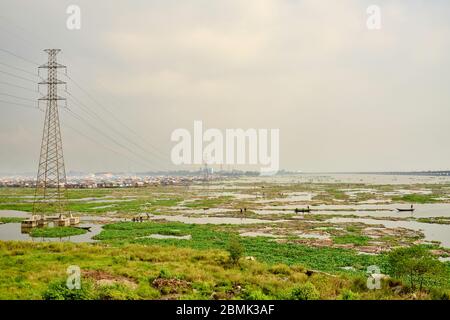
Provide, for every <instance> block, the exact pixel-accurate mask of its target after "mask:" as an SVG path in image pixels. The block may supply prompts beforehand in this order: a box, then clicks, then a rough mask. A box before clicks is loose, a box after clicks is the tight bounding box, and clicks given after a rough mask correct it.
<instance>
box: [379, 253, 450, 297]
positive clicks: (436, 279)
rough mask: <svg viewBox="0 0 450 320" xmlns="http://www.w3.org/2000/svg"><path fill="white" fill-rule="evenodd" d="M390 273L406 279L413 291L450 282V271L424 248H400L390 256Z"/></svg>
mask: <svg viewBox="0 0 450 320" xmlns="http://www.w3.org/2000/svg"><path fill="white" fill-rule="evenodd" d="M388 264H389V270H390V273H391V274H392V275H393V276H395V277H397V278H399V279H405V280H407V282H408V283H409V285H410V286H411V288H412V289H413V290H415V289H416V287H419V290H420V291H422V289H423V287H424V285H425V284H426V285H429V286H433V285H434V286H435V285H437V284H440V283H441V282H442V281H443V280H444V281H445V280H446V281H448V276H449V272H448V271H449V270H448V268H445V265H444V264H443V263H441V262H439V260H438V259H437V258H436V257H435V256H433V255H432V254H431V253H430V251H429V250H428V249H427V248H425V247H424V246H413V247H409V248H398V249H396V250H394V251H392V252H391V253H390V254H389V256H388Z"/></svg>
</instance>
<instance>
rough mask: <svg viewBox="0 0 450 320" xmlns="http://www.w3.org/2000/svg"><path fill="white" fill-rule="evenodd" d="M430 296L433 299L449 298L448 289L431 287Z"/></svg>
mask: <svg viewBox="0 0 450 320" xmlns="http://www.w3.org/2000/svg"><path fill="white" fill-rule="evenodd" d="M430 296H431V299H433V300H450V290H445V289H439V288H433V289H432V290H431V292H430Z"/></svg>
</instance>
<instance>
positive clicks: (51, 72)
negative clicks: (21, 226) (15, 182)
mask: <svg viewBox="0 0 450 320" xmlns="http://www.w3.org/2000/svg"><path fill="white" fill-rule="evenodd" d="M44 51H45V52H47V54H48V63H46V64H43V65H41V66H39V70H40V69H47V79H46V80H44V81H42V82H39V85H47V95H45V96H43V97H41V98H39V101H46V102H47V104H46V108H45V119H44V129H43V132H42V143H41V152H40V158H39V168H38V174H37V179H36V191H35V196H34V205H33V214H45V213H48V212H52V213H59V214H62V213H63V212H64V211H65V207H66V192H65V189H66V171H65V168H64V156H63V149H62V140H61V128H60V125H59V110H58V100H65V98H62V97H60V96H58V94H57V89H58V85H59V84H65V82H63V81H61V80H58V74H57V72H58V69H59V68H65V66H63V65H61V64H59V63H57V62H56V55H57V54H58V53H59V52H60V51H61V50H60V49H46V50H44Z"/></svg>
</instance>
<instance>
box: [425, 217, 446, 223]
mask: <svg viewBox="0 0 450 320" xmlns="http://www.w3.org/2000/svg"><path fill="white" fill-rule="evenodd" d="M417 221H418V222H423V223H436V224H450V217H430V218H417Z"/></svg>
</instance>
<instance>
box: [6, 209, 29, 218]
mask: <svg viewBox="0 0 450 320" xmlns="http://www.w3.org/2000/svg"><path fill="white" fill-rule="evenodd" d="M30 216H31V214H30V213H29V212H25V211H17V210H0V217H2V218H6V217H13V218H28V217H30Z"/></svg>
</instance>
